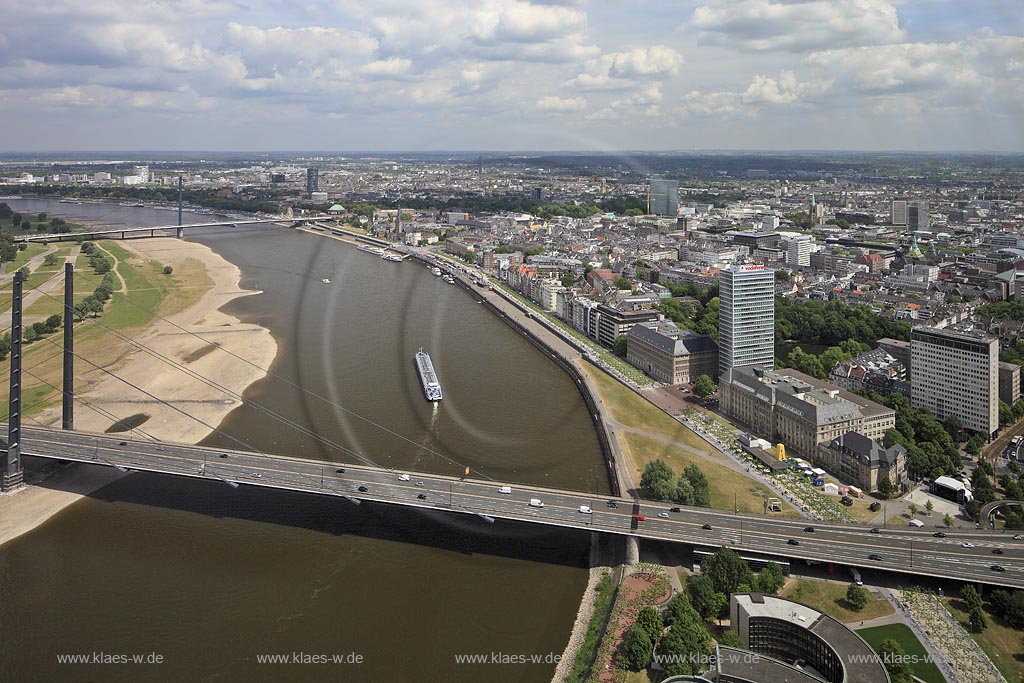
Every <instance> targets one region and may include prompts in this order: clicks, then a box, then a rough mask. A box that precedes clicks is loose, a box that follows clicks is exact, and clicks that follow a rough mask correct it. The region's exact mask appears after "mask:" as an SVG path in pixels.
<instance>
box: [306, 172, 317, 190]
mask: <svg viewBox="0 0 1024 683" xmlns="http://www.w3.org/2000/svg"><path fill="white" fill-rule="evenodd" d="M319 191H320V169H318V168H307V169H306V194H313V193H314V192H319Z"/></svg>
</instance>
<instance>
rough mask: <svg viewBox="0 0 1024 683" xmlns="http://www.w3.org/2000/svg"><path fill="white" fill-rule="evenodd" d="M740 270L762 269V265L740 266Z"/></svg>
mask: <svg viewBox="0 0 1024 683" xmlns="http://www.w3.org/2000/svg"><path fill="white" fill-rule="evenodd" d="M740 270H764V266H740Z"/></svg>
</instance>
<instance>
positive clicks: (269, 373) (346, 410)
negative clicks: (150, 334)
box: [79, 275, 493, 481]
mask: <svg viewBox="0 0 1024 683" xmlns="http://www.w3.org/2000/svg"><path fill="white" fill-rule="evenodd" d="M79 277H80V278H81V279H83V280H85V281H86V282H89V283H90V284H93V283H94V281H93V280H90V279H89V278H88V277H87V276H84V275H79ZM113 294H114V296H119V297H121V298H122V299H124V300H125V301H127V302H128V303H130V304H131V305H132V306H135V307H136V308H138V309H140V310H142V311H145V312H146V313H149V314H150V315H153V316H155V317H157V318H159V319H160V320H162V321H164V322H166V323H168V324H170V325H171V326H173V327H175V328H176V329H178V330H181V331H182V332H184V333H186V334H189V335H191V336H193V337H195V338H196V339H199V340H200V341H203V342H204V343H206V344H210V345H212V346H214V347H215V348H216V349H217V350H220V351H223V352H224V353H226V354H228V355H230V356H232V357H234V358H237V359H238V360H240V361H242V362H243V363H246V364H248V365H251V366H252V367H254V368H256V369H257V370H260V371H261V372H264V373H266V375H267V376H268V377H272V378H274V379H276V380H279V381H281V382H283V383H285V384H287V385H288V386H290V387H292V388H294V389H297V390H299V391H301V392H303V393H305V394H307V395H309V396H312V397H313V398H316V399H318V400H320V401H323V402H324V403H326V404H328V405H330V406H332V407H333V408H337V409H338V410H341V411H342V412H344V413H346V414H348V415H351V416H352V417H355V418H357V419H359V420H362V421H363V422H366V423H367V424H370V425H372V426H373V427H376V428H377V429H379V430H381V431H383V432H386V433H388V434H390V435H391V436H394V437H395V438H397V439H400V440H402V441H405V442H406V443H408V444H411V445H413V446H415V447H416V448H417V449H419V450H420V451H423V452H426V453H429V454H431V455H435V456H437V457H439V458H441V459H442V460H444V461H446V462H448V463H449V464H452V465H457V466H458V467H460V468H462V467H467V465H466V464H465V463H462V462H459V461H457V460H455V459H454V458H451V457H450V456H447V455H445V454H444V453H440V452H439V451H435V450H434V449H432V448H430V447H429V446H424V445H422V444H419V443H417V442H416V441H414V440H412V439H410V438H408V437H406V436H403V435H402V434H399V433H398V432H395V431H394V430H392V429H389V428H387V427H385V426H384V425H382V424H379V423H377V422H374V421H373V420H371V419H370V418H368V417H363V416H362V415H360V414H359V413H357V412H355V411H353V410H351V409H349V408H346V407H345V406H343V405H341V404H339V403H336V402H334V401H332V400H330V399H329V398H326V397H325V396H321V395H320V394H318V393H316V392H315V391H312V390H310V389H307V388H305V387H302V386H300V385H299V384H296V383H295V382H292V381H291V380H289V379H287V378H285V377H282V376H281V375H278V374H277V373H275V372H273V371H272V370H271V369H270V368H264V367H262V366H260V365H259V364H257V363H253V362H252V361H250V360H249V359H247V358H245V357H243V356H240V355H238V354H237V353H235V352H233V351H230V350H228V349H225V348H223V347H221V346H220V345H219V344H216V343H214V342H212V341H210V340H209V339H206V338H205V337H203V336H202V335H200V334H197V333H195V332H193V331H191V330H188V329H186V328H184V327H182V326H181V325H179V324H177V323H175V322H174V321H172V320H170V319H168V318H165V317H164V316H162V315H160V314H159V313H157V312H156V311H153V310H151V309H148V308H146V307H145V306H142V305H140V304H137V303H135V302H134V301H132V300H131V299H129V298H128V297H126V296H124V295H123V294H122V293H121V292H114V293H113ZM471 471H472V472H476V473H477V474H479V475H480V476H482V477H483V478H485V479H489V480H492V481H493V479H492V477H489V476H487V475H486V474H484V473H483V472H481V471H480V470H478V469H475V468H473V469H471Z"/></svg>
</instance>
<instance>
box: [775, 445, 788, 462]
mask: <svg viewBox="0 0 1024 683" xmlns="http://www.w3.org/2000/svg"><path fill="white" fill-rule="evenodd" d="M775 457H777V458H778V459H779V460H785V459H786V445H785V444H783V443H780V444H779V445H778V446H776V447H775Z"/></svg>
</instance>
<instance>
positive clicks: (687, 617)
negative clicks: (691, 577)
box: [664, 581, 700, 627]
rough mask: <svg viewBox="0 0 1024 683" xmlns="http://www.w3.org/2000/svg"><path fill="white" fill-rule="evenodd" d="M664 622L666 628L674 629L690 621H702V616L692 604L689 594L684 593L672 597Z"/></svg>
mask: <svg viewBox="0 0 1024 683" xmlns="http://www.w3.org/2000/svg"><path fill="white" fill-rule="evenodd" d="M687 583H689V581H687ZM664 620H665V625H666V626H673V627H674V626H675V625H676V624H685V623H687V622H689V621H694V620H696V621H700V614H698V613H697V611H696V610H695V609H693V605H691V604H690V596H689V593H687V592H686V591H683V592H682V593H676V594H675V595H673V596H672V599H671V600H669V601H668V604H667V605H665V615H664Z"/></svg>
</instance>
